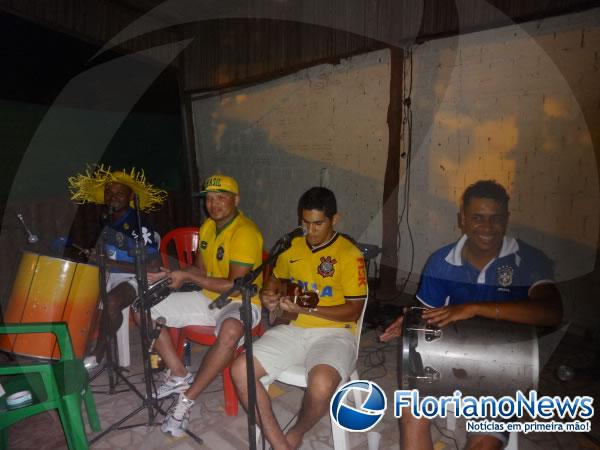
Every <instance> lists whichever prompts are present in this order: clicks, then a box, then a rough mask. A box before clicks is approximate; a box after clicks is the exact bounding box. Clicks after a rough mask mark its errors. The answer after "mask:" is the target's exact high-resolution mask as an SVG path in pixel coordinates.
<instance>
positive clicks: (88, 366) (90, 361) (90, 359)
mask: <svg viewBox="0 0 600 450" xmlns="http://www.w3.org/2000/svg"><path fill="white" fill-rule="evenodd" d="M83 367H85V370H87V371H88V372H90V371H91V370H92V369H95V368H96V367H98V361H97V360H96V357H95V356H94V355H90V356H86V357H85V358H83Z"/></svg>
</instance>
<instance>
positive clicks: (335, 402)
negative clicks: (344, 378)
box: [329, 380, 387, 431]
mask: <svg viewBox="0 0 600 450" xmlns="http://www.w3.org/2000/svg"><path fill="white" fill-rule="evenodd" d="M350 392H353V393H354V394H355V396H356V394H358V395H359V396H360V398H361V399H363V400H364V401H362V404H356V405H355V406H350V405H348V404H347V397H348V394H349V393H350ZM365 396H366V399H365ZM355 398H356V397H355ZM386 408H387V399H386V397H385V394H384V392H383V391H382V390H381V388H380V387H379V386H378V385H377V384H376V383H373V382H372V381H367V380H358V381H350V382H349V383H346V384H345V385H343V386H342V387H341V388H339V389H338V390H337V391H336V393H335V395H334V396H333V397H332V398H331V403H330V408H329V412H330V415H331V420H332V421H334V422H335V423H336V424H338V425H339V426H340V427H341V428H343V429H344V430H347V431H368V430H370V429H371V428H373V427H374V426H375V425H377V423H379V421H380V420H381V418H382V417H383V413H385V410H386Z"/></svg>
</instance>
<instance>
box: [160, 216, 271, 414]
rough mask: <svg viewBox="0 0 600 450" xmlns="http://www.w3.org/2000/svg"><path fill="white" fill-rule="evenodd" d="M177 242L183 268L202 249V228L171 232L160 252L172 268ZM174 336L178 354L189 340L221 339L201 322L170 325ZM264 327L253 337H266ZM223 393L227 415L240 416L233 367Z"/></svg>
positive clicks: (207, 342) (226, 371)
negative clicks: (169, 250) (171, 253)
mask: <svg viewBox="0 0 600 450" xmlns="http://www.w3.org/2000/svg"><path fill="white" fill-rule="evenodd" d="M171 241H173V242H174V244H175V249H176V252H177V258H178V261H179V265H180V267H185V266H187V265H190V264H192V263H193V261H194V255H195V252H196V249H197V248H198V228H194V227H182V228H176V229H174V230H171V231H170V232H168V233H167V234H166V235H165V236H164V237H163V239H162V241H161V243H160V252H161V257H162V261H163V265H164V266H165V267H167V268H170V260H169V259H170V258H169V256H168V254H167V248H168V245H169V242H171ZM266 257H268V253H267V252H264V251H263V260H264V259H266ZM268 274H269V270H268V268H265V271H263V277H265V276H267V275H268ZM169 333H170V334H171V339H172V340H173V343H175V349H176V351H177V355H178V356H179V357H180V358H181V357H183V346H184V343H185V341H191V342H195V343H197V344H202V345H213V344H214V343H215V341H216V340H217V337H216V336H215V327H207V326H200V325H189V326H187V327H183V328H180V329H178V328H169ZM263 333H264V327H263V325H262V323H259V324H258V325H257V326H256V327H254V328H253V329H252V336H262V335H263ZM242 351H243V348H241V347H240V348H238V349H237V353H240V352H242ZM222 377H223V396H224V402H225V414H227V415H228V416H237V414H238V398H237V394H236V392H235V388H234V386H233V382H232V380H231V373H230V370H229V366H228V367H226V368H225V369H223V373H222Z"/></svg>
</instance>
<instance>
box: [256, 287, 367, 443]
mask: <svg viewBox="0 0 600 450" xmlns="http://www.w3.org/2000/svg"><path fill="white" fill-rule="evenodd" d="M367 302H368V293H367V299H366V300H365V304H364V305H363V309H362V312H361V313H360V317H359V318H358V321H357V322H356V355H355V358H354V370H353V371H352V373H351V374H350V380H358V371H357V370H356V360H357V359H358V351H359V347H360V335H361V332H362V324H363V319H364V317H365V311H366V309H367ZM261 380H262V379H261ZM277 381H279V382H280V383H284V384H289V385H291V386H297V387H300V388H306V368H305V367H304V366H302V365H295V366H291V367H289V368H287V369H286V370H285V371H283V372H282V373H281V374H279V376H278V377H277ZM347 381H348V380H342V381H341V382H340V386H341V385H342V384H344V383H346V382H347ZM263 385H264V386H265V389H268V388H269V385H267V384H265V383H264V382H263ZM353 393H354V402H355V404H357V405H359V404H360V403H361V398H360V394H359V393H358V391H357V390H356V389H354V390H353ZM260 433H261V430H260V427H258V426H257V427H256V442H257V445H260V442H261V439H262V438H261V435H260ZM331 434H332V437H333V448H334V449H335V450H347V449H349V448H350V443H349V441H348V433H346V431H345V430H344V429H342V428H340V427H339V426H337V425H336V424H335V423H333V422H332V423H331Z"/></svg>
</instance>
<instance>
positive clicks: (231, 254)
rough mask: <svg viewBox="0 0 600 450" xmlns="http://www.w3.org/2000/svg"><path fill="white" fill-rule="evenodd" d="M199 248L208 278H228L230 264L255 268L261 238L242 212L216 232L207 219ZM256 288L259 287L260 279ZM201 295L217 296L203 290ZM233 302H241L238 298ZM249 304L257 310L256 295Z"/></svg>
mask: <svg viewBox="0 0 600 450" xmlns="http://www.w3.org/2000/svg"><path fill="white" fill-rule="evenodd" d="M198 238H199V239H198V247H199V250H200V252H201V254H202V261H203V262H204V266H205V267H206V274H207V275H208V276H210V277H216V278H228V277H229V264H230V263H233V264H239V265H242V266H248V267H252V268H256V267H258V266H260V264H261V261H262V246H263V238H262V235H261V234H260V231H259V230H258V228H257V227H256V225H255V224H254V222H252V221H251V220H250V219H248V218H247V217H246V216H245V215H244V214H242V212H241V211H238V212H237V215H236V216H235V217H234V218H233V219H232V220H231V221H230V222H229V223H228V224H227V225H225V226H224V227H223V228H222V229H221V230H219V231H218V232H217V227H216V223H215V221H214V220H212V219H207V220H206V221H205V222H204V223H203V224H202V226H201V227H200V231H199V236H198ZM255 284H256V285H258V288H259V289H260V287H261V286H262V275H260V276H259V277H258V278H257V279H256V281H255ZM203 292H204V294H205V295H206V296H207V297H209V298H212V299H215V298H217V297H218V296H219V294H218V293H217V292H213V291H209V290H208V289H204V291H203ZM234 299H235V300H238V301H241V296H240V295H237V296H236V297H235V298H234ZM252 303H254V304H256V305H258V306H260V299H259V298H258V295H256V296H254V297H252Z"/></svg>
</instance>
